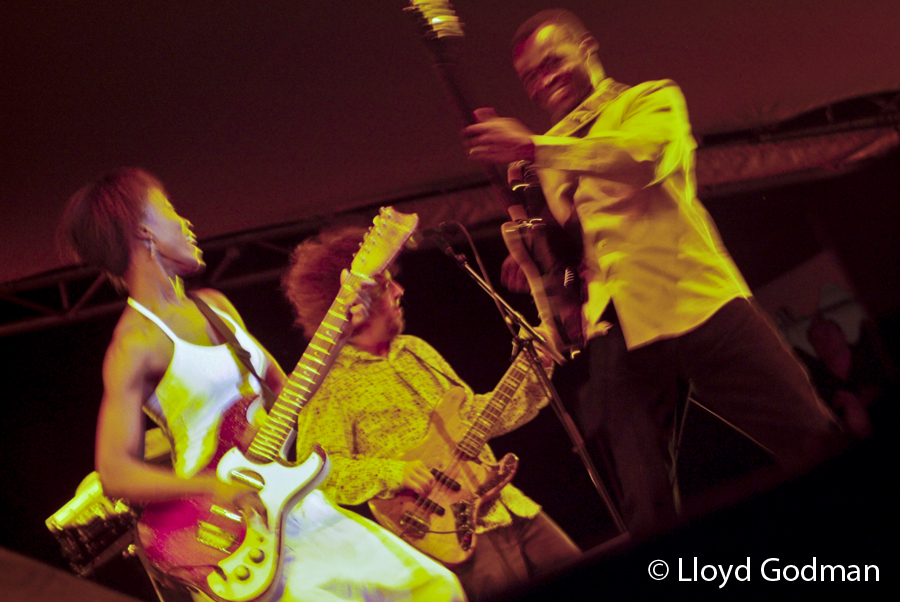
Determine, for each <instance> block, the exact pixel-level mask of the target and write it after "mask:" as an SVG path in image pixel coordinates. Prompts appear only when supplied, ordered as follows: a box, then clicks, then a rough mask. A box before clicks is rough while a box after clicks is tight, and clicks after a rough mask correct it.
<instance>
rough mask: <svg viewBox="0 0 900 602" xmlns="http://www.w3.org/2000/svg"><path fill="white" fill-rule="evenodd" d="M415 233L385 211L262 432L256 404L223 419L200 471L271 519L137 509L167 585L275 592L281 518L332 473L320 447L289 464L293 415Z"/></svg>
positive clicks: (193, 501)
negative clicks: (366, 297)
mask: <svg viewBox="0 0 900 602" xmlns="http://www.w3.org/2000/svg"><path fill="white" fill-rule="evenodd" d="M417 225H418V217H417V216H416V215H415V214H411V215H405V214H402V213H399V212H396V211H394V210H393V209H392V208H390V207H388V208H383V209H382V210H381V212H380V213H379V215H378V216H377V217H376V218H375V221H374V224H373V225H372V227H371V228H370V229H369V231H368V232H367V234H366V236H365V239H364V241H363V244H362V246H361V247H360V250H359V251H358V252H357V253H356V255H355V257H354V259H353V263H352V266H351V268H350V272H349V274H348V276H347V278H346V279H345V281H344V283H343V286H342V287H341V290H340V292H339V293H338V296H337V298H336V299H335V300H334V302H333V303H332V305H331V308H330V309H329V311H328V313H327V314H326V316H325V319H324V320H323V321H322V324H321V325H320V326H319V328H318V330H317V331H316V333H315V335H314V336H313V338H312V340H311V341H310V343H309V346H308V347H307V348H306V351H305V352H304V353H303V356H302V357H301V358H300V361H299V362H298V364H297V366H296V368H295V369H294V371H293V372H292V373H291V375H290V376H289V377H288V379H287V382H286V383H285V385H284V388H283V389H282V390H281V393H280V395H279V396H278V399H277V400H276V402H275V404H274V405H273V406H272V408H271V410H270V411H269V413H268V417H267V418H266V420H265V422H264V424H263V425H262V426H261V427H260V428H259V429H258V430H257V429H256V428H254V427H253V426H252V425H251V424H250V421H249V420H248V415H250V412H252V411H253V407H252V405H253V404H258V403H259V401H258V400H256V399H243V400H240V401H238V402H236V403H235V404H234V405H232V406H231V407H230V408H229V410H228V411H227V412H226V413H225V415H224V417H223V419H222V423H221V430H220V433H219V442H218V448H217V450H216V452H215V454H214V455H213V457H212V459H211V460H210V462H209V464H208V465H207V466H206V467H205V468H204V469H203V471H202V472H203V473H211V472H215V473H216V475H217V476H218V478H220V479H222V480H223V481H225V482H232V481H238V482H241V483H244V484H247V485H249V486H251V487H253V488H254V489H256V490H257V491H258V493H259V497H260V499H261V500H262V502H263V504H264V505H265V507H266V510H267V513H268V521H265V520H264V519H262V518H261V517H259V516H257V515H256V514H255V513H250V514H249V515H248V516H242V515H241V514H240V513H239V511H238V509H237V508H233V507H232V508H228V507H221V506H217V505H215V504H214V503H213V500H212V498H211V497H210V496H198V497H193V498H188V499H178V500H172V501H168V502H162V503H153V504H148V505H147V506H145V507H144V509H143V512H142V514H141V518H140V521H139V522H138V525H137V536H138V541H139V544H140V547H141V550H142V551H141V553H142V554H143V556H144V557H145V558H146V560H147V561H148V562H149V563H150V565H152V567H153V568H155V569H156V570H157V571H159V572H160V573H161V574H162V575H163V576H164V577H165V578H168V579H172V580H174V581H176V582H179V583H181V584H183V585H185V586H187V587H188V588H191V589H193V590H199V591H202V592H203V593H205V594H206V595H208V596H210V597H211V598H213V599H214V600H218V601H222V602H245V601H254V602H264V601H267V600H269V599H270V598H271V597H272V596H273V595H274V594H275V590H276V589H277V588H275V587H274V586H275V585H276V584H277V582H278V579H277V577H278V575H279V574H280V571H281V568H282V546H283V537H282V534H283V531H284V523H285V520H286V518H287V515H288V514H289V513H290V511H291V509H292V508H293V507H294V506H295V505H296V504H297V503H298V502H299V501H300V500H301V499H302V498H303V497H304V496H305V495H306V494H307V493H309V492H310V491H312V490H313V489H315V488H316V487H317V486H318V485H319V484H320V483H321V481H322V480H323V479H324V478H325V477H326V476H327V473H328V466H329V465H328V462H327V457H326V455H325V453H324V452H323V451H322V450H321V449H317V450H316V451H314V452H313V453H312V454H310V456H309V458H308V459H306V460H305V461H303V462H302V463H296V464H294V463H291V462H289V461H288V460H287V459H286V454H285V450H286V449H287V447H288V446H289V445H290V443H291V440H292V439H293V437H292V433H293V430H294V427H295V425H296V424H297V416H298V414H299V413H300V411H301V410H302V409H303V407H304V406H305V405H306V403H307V402H308V401H309V399H310V398H311V397H312V396H313V394H314V393H315V391H316V390H317V389H318V387H319V385H320V384H321V383H322V380H323V379H324V378H325V375H326V374H327V373H328V369H329V368H330V367H331V364H332V363H333V361H334V358H335V357H336V356H337V353H338V351H339V350H340V348H341V347H342V345H343V343H344V340H345V337H344V335H345V333H346V331H347V327H348V325H349V313H348V312H349V309H350V306H351V304H352V303H353V302H354V301H355V299H356V297H357V293H358V291H359V289H360V287H361V286H362V284H363V283H364V282H366V281H368V280H369V279H371V278H372V277H373V276H375V275H378V274H380V273H381V272H383V271H384V270H385V269H386V268H387V267H388V266H390V264H391V263H392V262H393V261H394V259H396V257H397V255H398V254H399V252H400V251H401V250H402V249H403V245H404V244H405V243H406V241H407V240H408V239H409V237H410V235H412V233H413V231H414V230H415V228H416V226H417Z"/></svg>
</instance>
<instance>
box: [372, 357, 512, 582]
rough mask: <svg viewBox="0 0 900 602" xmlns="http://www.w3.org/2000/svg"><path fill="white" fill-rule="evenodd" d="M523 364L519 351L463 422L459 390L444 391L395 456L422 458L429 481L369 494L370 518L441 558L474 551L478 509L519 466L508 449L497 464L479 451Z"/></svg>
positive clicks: (460, 558)
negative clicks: (424, 488)
mask: <svg viewBox="0 0 900 602" xmlns="http://www.w3.org/2000/svg"><path fill="white" fill-rule="evenodd" d="M528 370H529V364H528V360H527V358H526V357H525V354H520V355H519V357H518V358H516V361H514V362H513V364H512V366H510V368H509V370H507V372H506V374H505V375H504V376H503V378H502V379H501V381H500V384H498V385H497V387H496V389H494V392H493V394H492V395H491V397H490V399H489V401H488V403H487V405H486V406H485V408H484V409H483V410H482V411H481V412H480V413H479V415H478V417H477V418H476V419H475V421H474V422H473V423H472V425H471V426H469V427H468V428H467V427H466V426H465V425H464V424H463V423H462V422H461V420H460V417H459V416H460V412H459V409H460V406H461V404H462V403H463V402H464V401H465V399H466V396H465V390H464V389H462V388H461V387H454V388H452V389H450V390H449V391H447V393H446V394H445V395H444V398H443V399H442V400H441V402H440V403H439V404H438V405H437V406H436V407H435V409H434V411H433V412H432V414H431V420H430V422H429V425H428V431H427V432H426V434H425V437H424V438H423V439H422V442H421V443H419V444H418V445H417V446H416V447H413V448H412V449H410V450H408V451H407V452H406V453H405V454H404V455H403V456H401V457H400V458H399V459H401V460H407V461H411V460H422V461H423V462H425V464H426V465H427V466H428V467H429V469H430V470H431V474H432V475H434V478H435V485H434V487H433V488H432V489H431V491H429V492H428V495H427V496H425V497H420V496H418V495H416V494H415V493H414V492H412V491H410V490H404V491H401V492H399V493H398V494H397V495H396V496H395V497H393V498H389V499H372V500H370V501H369V508H370V509H371V510H372V514H373V515H374V516H375V519H376V520H377V521H378V522H379V523H381V524H382V525H383V526H384V527H385V528H387V529H388V530H390V531H392V532H393V533H395V534H396V535H398V536H399V537H400V538H401V539H403V540H404V541H406V542H407V543H409V544H410V545H412V546H413V547H415V548H417V549H419V550H421V551H422V552H424V553H426V554H428V555H430V556H432V557H433V558H436V559H437V560H439V561H441V562H443V563H444V564H447V565H455V564H460V563H462V562H465V561H466V559H468V558H469V556H471V555H472V553H473V552H474V551H475V519H476V517H477V516H478V512H479V509H480V508H481V507H482V506H483V505H484V504H485V503H486V502H488V501H490V500H492V499H494V498H495V497H496V496H497V495H498V494H499V493H500V490H501V489H503V487H504V486H505V485H506V484H507V483H509V482H510V481H511V480H512V478H513V475H515V473H516V469H517V468H518V466H519V459H518V458H517V457H516V456H515V455H514V454H506V455H505V456H503V458H501V459H500V461H499V462H498V463H497V464H487V463H485V462H483V461H482V460H481V459H480V457H479V456H480V454H481V450H482V449H483V448H484V445H485V443H486V442H487V439H488V438H489V437H490V436H491V434H492V433H493V432H494V428H495V427H496V426H497V424H498V423H499V421H500V416H501V414H502V413H503V410H504V409H505V408H506V406H507V405H508V404H509V401H510V399H512V396H513V395H514V394H515V392H516V390H517V389H518V388H519V385H521V384H522V381H523V380H524V379H525V376H526V375H527V374H528Z"/></svg>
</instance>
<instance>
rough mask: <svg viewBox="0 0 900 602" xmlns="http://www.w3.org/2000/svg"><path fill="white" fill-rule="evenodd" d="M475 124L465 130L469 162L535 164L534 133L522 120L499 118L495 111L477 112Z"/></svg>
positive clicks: (481, 110)
mask: <svg viewBox="0 0 900 602" xmlns="http://www.w3.org/2000/svg"><path fill="white" fill-rule="evenodd" d="M475 120H476V121H477V122H478V123H474V124H472V125H470V126H468V127H466V128H465V129H463V131H462V136H463V146H464V147H465V148H466V150H467V151H468V152H469V159H470V160H472V161H481V162H482V163H494V164H501V163H512V162H513V161H534V142H532V140H531V137H532V136H533V135H534V133H533V132H532V131H531V130H529V129H528V128H527V127H525V125H524V124H522V122H521V121H519V120H518V119H512V118H510V117H498V116H497V113H496V112H495V111H494V109H491V108H482V109H475Z"/></svg>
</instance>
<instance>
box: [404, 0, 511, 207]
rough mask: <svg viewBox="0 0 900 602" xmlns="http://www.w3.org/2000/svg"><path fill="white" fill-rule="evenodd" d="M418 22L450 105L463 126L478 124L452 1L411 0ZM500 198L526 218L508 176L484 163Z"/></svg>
mask: <svg viewBox="0 0 900 602" xmlns="http://www.w3.org/2000/svg"><path fill="white" fill-rule="evenodd" d="M407 10H408V11H409V12H410V13H412V14H413V15H414V16H415V17H416V18H417V20H418V21H419V26H420V27H421V28H422V31H423V36H424V39H425V42H426V44H427V45H428V47H429V49H430V50H431V52H432V55H433V59H434V61H433V63H432V66H433V67H434V70H435V72H436V73H437V74H438V77H439V78H440V80H441V82H442V83H443V84H444V91H445V92H446V93H447V96H448V98H449V99H450V102H451V104H452V105H453V107H454V108H455V109H456V111H457V114H458V115H459V118H460V120H461V121H462V124H463V126H467V125H472V124H474V123H476V121H475V109H476V108H478V107H480V106H482V105H480V104H477V103H476V102H475V101H473V99H472V97H471V94H470V91H469V88H468V87H467V86H464V85H463V82H462V78H461V77H460V75H459V54H460V52H461V47H462V41H463V39H464V34H463V31H462V23H460V21H459V19H458V18H457V16H456V14H455V13H454V12H453V8H452V7H451V6H450V3H449V2H426V1H421V0H411V2H410V6H409V7H408V9H407ZM482 166H483V168H484V172H485V175H487V177H488V180H489V181H490V183H491V186H492V187H493V189H494V193H495V194H496V195H497V199H498V200H499V201H500V203H501V204H502V205H503V207H504V208H505V209H506V211H507V212H508V213H509V214H510V217H511V218H512V219H514V220H521V219H525V217H526V216H525V212H524V209H522V204H521V202H520V201H519V200H518V199H517V198H516V197H515V195H514V194H513V193H512V191H511V190H510V189H509V186H508V185H507V182H506V174H505V173H504V172H503V171H502V170H500V169H499V168H498V167H497V166H496V165H491V164H487V163H483V164H482Z"/></svg>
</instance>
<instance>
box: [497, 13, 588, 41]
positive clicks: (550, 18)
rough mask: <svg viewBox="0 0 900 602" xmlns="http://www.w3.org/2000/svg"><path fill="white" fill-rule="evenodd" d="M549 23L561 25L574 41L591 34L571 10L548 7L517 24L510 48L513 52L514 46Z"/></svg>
mask: <svg viewBox="0 0 900 602" xmlns="http://www.w3.org/2000/svg"><path fill="white" fill-rule="evenodd" d="M550 23H553V24H556V25H561V26H562V27H563V28H564V29H565V30H566V31H567V32H568V33H569V34H570V35H571V37H572V40H573V41H576V42H577V41H580V40H581V39H582V38H584V36H589V35H591V32H590V31H588V29H587V28H586V27H585V26H584V23H582V22H581V19H579V18H578V17H576V16H575V14H574V13H572V12H571V11H568V10H565V9H564V8H550V9H547V10H542V11H541V12H539V13H538V14H536V15H534V16H533V17H531V18H530V19H528V20H527V21H525V22H524V23H522V25H520V26H519V29H517V30H516V33H515V34H513V38H512V44H511V45H510V50H511V51H512V52H515V49H516V47H517V46H518V45H519V44H521V43H522V42H523V41H524V40H526V39H527V38H529V37H530V36H531V34H533V33H534V32H536V31H537V30H538V29H540V28H541V27H543V26H544V25H547V24H550Z"/></svg>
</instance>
